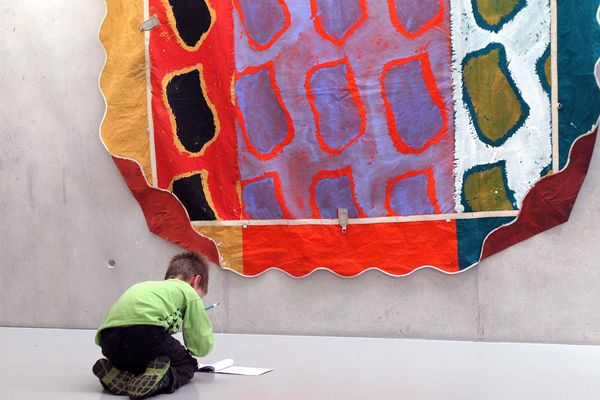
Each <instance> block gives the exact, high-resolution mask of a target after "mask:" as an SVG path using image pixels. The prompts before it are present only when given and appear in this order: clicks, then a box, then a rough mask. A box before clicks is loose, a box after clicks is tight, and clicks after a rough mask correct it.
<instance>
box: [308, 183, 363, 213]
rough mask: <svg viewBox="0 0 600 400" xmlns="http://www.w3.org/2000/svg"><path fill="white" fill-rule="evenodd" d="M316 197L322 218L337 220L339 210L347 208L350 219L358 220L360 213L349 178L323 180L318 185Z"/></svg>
mask: <svg viewBox="0 0 600 400" xmlns="http://www.w3.org/2000/svg"><path fill="white" fill-rule="evenodd" d="M315 196H316V199H317V207H319V211H320V213H321V218H325V219H331V218H337V209H338V208H347V209H348V215H349V216H350V218H358V211H357V210H356V206H355V205H354V202H353V201H352V189H351V186H350V178H349V177H347V176H341V177H339V178H324V179H321V180H320V181H319V182H318V183H317V186H316V189H315Z"/></svg>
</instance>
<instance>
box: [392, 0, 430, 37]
mask: <svg viewBox="0 0 600 400" xmlns="http://www.w3.org/2000/svg"><path fill="white" fill-rule="evenodd" d="M394 1H395V2H396V16H397V17H398V20H399V21H400V23H401V24H402V25H403V26H404V27H405V28H406V30H407V31H409V32H410V33H415V32H417V31H418V30H419V29H420V28H421V27H422V26H423V24H424V23H425V22H427V21H429V20H430V19H432V18H433V17H435V15H436V14H437V13H438V12H439V10H440V1H439V0H394Z"/></svg>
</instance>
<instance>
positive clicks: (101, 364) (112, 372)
mask: <svg viewBox="0 0 600 400" xmlns="http://www.w3.org/2000/svg"><path fill="white" fill-rule="evenodd" d="M92 371H93V372H94V375H96V376H97V377H98V379H100V383H101V384H102V386H103V387H104V389H106V390H108V391H109V392H111V393H113V394H118V395H124V394H127V393H128V390H129V382H131V380H132V379H133V378H134V377H135V375H134V374H132V373H131V372H127V371H121V370H119V369H117V368H116V367H115V366H114V365H113V364H112V363H111V362H110V361H108V360H107V359H106V358H101V359H99V360H98V361H96V364H94V366H93V367H92Z"/></svg>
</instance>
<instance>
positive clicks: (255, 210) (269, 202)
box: [242, 177, 283, 219]
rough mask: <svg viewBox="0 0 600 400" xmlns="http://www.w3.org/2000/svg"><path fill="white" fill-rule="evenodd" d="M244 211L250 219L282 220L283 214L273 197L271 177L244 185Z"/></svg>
mask: <svg viewBox="0 0 600 400" xmlns="http://www.w3.org/2000/svg"><path fill="white" fill-rule="evenodd" d="M242 201H243V203H244V211H245V212H246V215H247V216H248V218H250V219H282V218H283V212H282V211H281V206H280V205H279V202H278V201H277V196H276V195H275V180H274V179H273V178H272V177H267V178H264V179H261V180H260V181H256V182H251V183H247V184H245V185H244V192H243V193H242Z"/></svg>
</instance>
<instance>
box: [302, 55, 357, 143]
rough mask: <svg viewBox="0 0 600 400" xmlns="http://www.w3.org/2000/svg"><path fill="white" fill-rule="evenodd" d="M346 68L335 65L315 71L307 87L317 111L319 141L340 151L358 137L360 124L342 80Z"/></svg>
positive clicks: (342, 65) (351, 99)
mask: <svg viewBox="0 0 600 400" xmlns="http://www.w3.org/2000/svg"><path fill="white" fill-rule="evenodd" d="M346 73H347V66H346V65H345V64H339V65H336V66H333V67H327V68H321V69H318V70H317V71H315V73H314V74H313V76H312V78H311V80H310V87H311V90H312V94H313V96H314V102H315V107H316V108H317V110H318V111H319V123H320V126H319V127H320V130H321V135H322V136H323V139H324V140H325V142H326V143H327V145H328V146H329V147H331V148H332V149H334V150H335V149H340V148H342V147H344V146H345V145H346V144H348V142H350V141H351V140H352V139H354V138H355V137H356V136H358V135H359V134H360V130H361V126H362V124H361V123H362V121H361V117H360V114H359V112H358V110H357V108H356V104H355V102H354V98H353V97H352V93H351V92H350V90H349V89H348V88H349V86H350V85H349V84H348V81H347V79H346Z"/></svg>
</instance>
